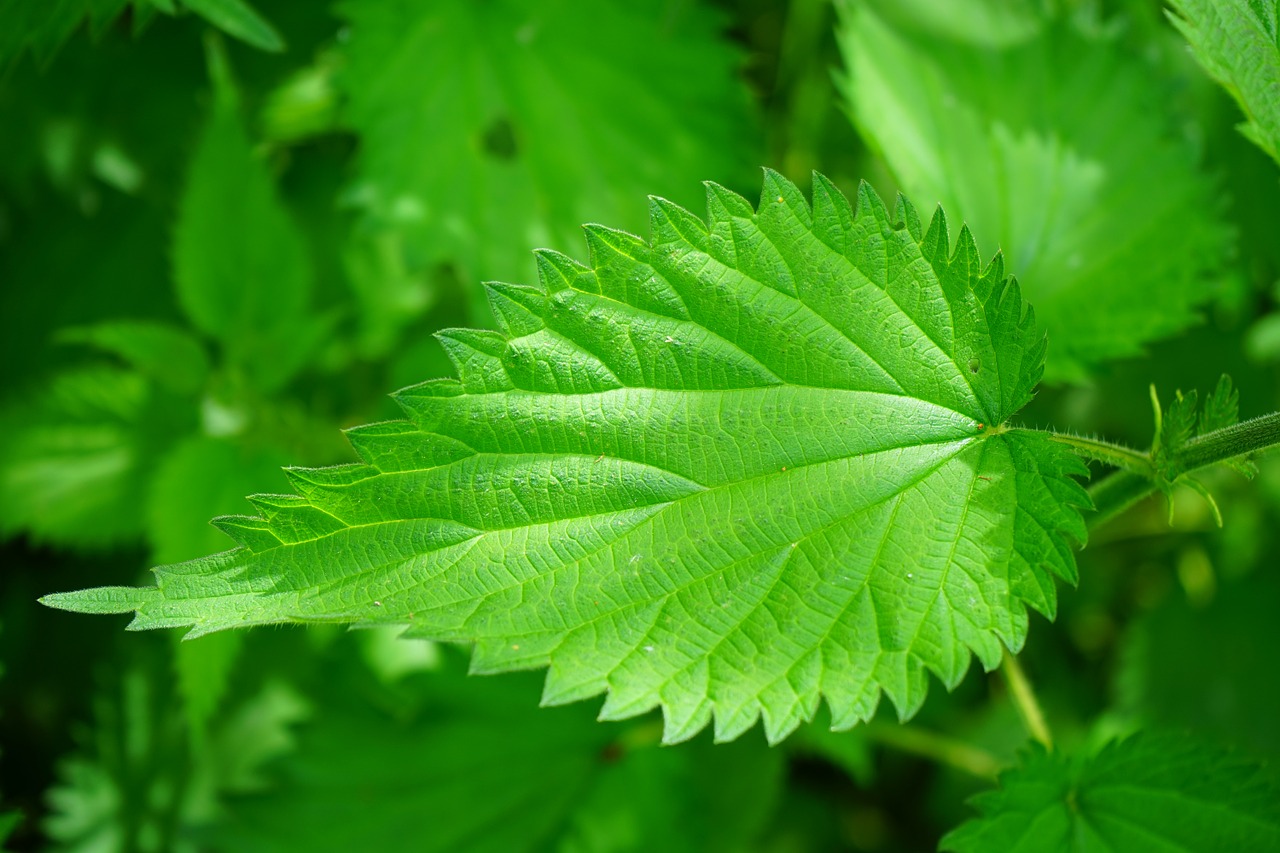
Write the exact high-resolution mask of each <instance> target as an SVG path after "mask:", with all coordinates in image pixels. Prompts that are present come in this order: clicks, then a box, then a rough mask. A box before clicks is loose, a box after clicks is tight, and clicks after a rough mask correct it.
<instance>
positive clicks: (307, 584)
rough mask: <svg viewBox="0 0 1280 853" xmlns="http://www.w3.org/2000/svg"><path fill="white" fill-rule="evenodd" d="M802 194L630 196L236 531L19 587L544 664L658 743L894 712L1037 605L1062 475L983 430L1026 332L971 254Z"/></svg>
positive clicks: (1055, 547) (1064, 545)
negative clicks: (136, 565)
mask: <svg viewBox="0 0 1280 853" xmlns="http://www.w3.org/2000/svg"><path fill="white" fill-rule="evenodd" d="M815 182H816V183H815V196H814V202H813V207H812V209H811V208H810V205H809V204H808V203H807V202H806V201H805V199H804V197H803V196H802V195H801V194H800V192H799V190H798V189H796V187H795V186H793V185H792V184H790V183H788V182H787V181H785V180H783V179H782V178H781V177H780V176H779V175H777V174H776V173H773V172H769V173H767V174H766V177H765V185H764V192H763V196H762V201H761V204H760V208H759V211H758V212H757V211H755V210H753V209H752V207H751V205H750V203H749V202H747V201H746V200H745V199H743V198H741V197H740V196H737V195H734V194H733V193H730V192H729V191H727V190H725V189H724V188H722V187H720V186H717V185H714V184H710V185H708V189H707V201H708V209H709V214H710V219H709V222H708V223H705V224H704V223H703V222H702V221H701V220H699V219H698V218H696V217H695V216H693V215H692V214H690V213H689V212H687V211H685V210H683V209H681V208H679V207H676V206H675V205H673V204H671V203H670V202H667V201H663V200H654V201H653V203H652V223H651V226H652V229H653V242H652V244H648V243H646V242H644V241H643V240H641V239H640V238H638V237H634V236H631V235H629V234H626V233H624V232H621V231H613V230H609V229H606V228H602V227H598V226H593V227H589V228H587V229H586V231H587V239H588V244H589V246H590V248H591V255H592V262H593V266H594V269H592V268H588V267H585V266H581V265H579V264H577V263H575V262H574V261H572V260H570V259H569V258H567V257H565V256H563V255H560V254H557V253H554V252H550V251H544V252H541V253H539V256H538V257H539V266H540V271H541V277H542V282H541V286H540V287H522V286H516V285H493V286H492V297H491V298H492V301H493V307H494V313H495V315H496V316H497V317H498V318H499V320H500V322H501V323H502V326H503V328H504V332H503V333H501V334H500V333H497V332H478V331H470V330H453V331H448V332H444V333H442V334H441V342H442V343H443V344H444V346H445V348H446V350H448V351H449V353H450V355H451V356H452V358H453V359H454V361H455V363H456V366H457V368H458V372H459V379H456V380H454V379H445V380H436V381H432V382H427V383H424V384H422V385H419V386H415V387H411V388H407V389H405V390H403V391H401V392H399V394H398V395H397V400H398V402H399V403H400V404H401V406H402V407H403V409H404V410H405V412H406V413H407V414H408V416H409V420H407V421H397V422H389V423H382V424H374V425H371V426H367V427H361V428H358V429H354V430H351V431H349V432H348V436H349V438H350V439H351V441H352V444H353V445H354V446H355V447H356V449H357V451H358V452H359V453H360V455H361V457H362V458H363V460H364V461H363V463H362V464H358V465H348V466H340V467H336V468H328V469H293V470H291V471H290V478H291V480H292V481H293V484H294V487H295V488H296V489H297V490H298V492H299V494H298V495H293V496H269V495H260V496H256V497H254V498H252V500H253V502H254V503H255V504H256V505H257V506H258V508H259V510H260V512H261V513H262V515H261V516H260V517H256V518H246V517H240V518H224V519H220V520H219V524H220V526H221V527H222V528H223V529H224V530H226V531H227V532H228V533H229V534H231V535H232V536H233V537H234V538H236V539H237V541H238V542H240V544H241V545H242V546H243V547H242V548H241V549H240V550H238V551H235V552H231V553H227V554H222V555H218V556H215V557H210V558H206V559H202V560H196V561H193V562H190V563H184V564H179V565H174V566H168V567H165V568H162V569H159V570H157V578H158V583H159V586H158V587H157V588H151V589H127V588H108V589H100V590H87V591H84V592H80V593H67V594H58V595H53V596H49V597H46V598H45V599H43V600H44V601H45V602H46V603H48V604H51V605H53V606H57V607H64V608H69V609H75V610H81V611H87V612H100V613H102V612H125V611H130V610H136V611H137V616H136V618H135V620H134V623H133V626H132V627H134V628H135V629H141V628H153V627H173V626H191V627H192V628H193V629H194V630H193V633H194V634H202V633H208V632H210V631H215V630H218V629H222V628H229V627H234V626H243V625H256V624H266V623H272V622H281V621H323V622H354V623H361V624H373V623H391V624H405V625H408V626H409V633H410V634H411V635H415V636H421V637H427V638H432V639H442V640H456V641H468V642H475V643H476V646H475V653H474V660H473V664H472V665H473V668H474V669H475V670H476V671H479V672H492V671H497V670H509V669H518V668H532V667H542V666H548V665H549V666H550V667H551V670H550V674H549V677H548V680H547V684H546V690H545V694H544V700H545V701H546V702H548V703H562V702H569V701H573V700H577V699H584V698H587V697H590V696H594V695H597V694H599V693H601V692H604V691H606V690H607V691H608V693H609V697H608V700H607V702H606V704H605V708H604V710H603V712H602V716H603V717H604V718H606V719H619V718H625V717H631V716H635V715H638V714H641V713H644V712H646V711H648V710H650V709H652V708H654V707H656V706H662V707H663V708H664V710H665V712H666V731H665V735H664V737H665V739H666V740H667V741H679V740H684V739H687V738H689V737H692V736H693V735H694V734H696V733H697V732H698V731H699V730H701V729H702V728H703V727H705V726H706V725H707V724H708V723H710V722H711V720H712V718H713V717H714V719H715V723H716V734H717V736H718V737H719V738H720V739H732V738H734V737H736V736H738V735H739V734H741V733H742V732H743V731H745V730H746V729H748V728H749V727H750V726H752V725H753V724H754V723H755V722H756V721H757V720H758V719H760V718H761V717H763V720H764V724H765V731H766V733H767V734H768V736H769V738H770V739H771V740H775V741H776V740H778V739H780V738H782V737H784V736H785V735H786V734H788V733H789V732H791V731H792V730H793V729H794V728H795V727H796V726H798V725H799V724H800V723H801V722H802V721H804V720H807V719H811V718H812V717H813V715H814V713H815V712H816V710H817V708H818V704H819V702H820V700H821V698H822V697H824V696H825V697H826V699H827V701H828V702H829V704H830V705H831V708H832V722H833V724H834V725H835V726H836V727H839V728H848V727H850V726H852V725H854V724H855V723H856V722H858V721H859V720H865V719H869V718H870V717H871V716H872V714H874V713H875V710H876V707H877V704H878V702H879V698H880V694H881V692H882V691H883V692H884V693H886V694H887V695H888V696H889V698H890V699H891V700H892V701H893V703H894V704H895V705H896V706H897V708H898V711H899V713H900V714H901V715H903V716H908V715H910V714H912V713H913V712H914V711H915V710H916V709H917V708H919V706H920V703H921V702H923V700H924V697H925V692H926V689H927V673H928V672H933V673H934V674H935V675H937V676H938V677H939V678H940V679H941V680H942V681H943V682H944V683H945V684H946V685H948V686H954V685H955V684H957V683H958V682H959V681H960V679H961V678H962V677H963V675H964V673H965V671H966V670H967V668H968V665H969V659H970V654H971V652H972V653H976V654H977V655H978V657H979V659H980V660H981V661H982V663H983V665H984V666H985V667H987V668H988V669H990V668H992V667H994V666H996V665H997V664H998V663H999V661H1000V659H1001V656H1002V646H1003V647H1008V648H1010V649H1018V648H1020V647H1021V645H1022V643H1023V640H1024V638H1025V635H1026V631H1027V613H1026V605H1028V604H1029V605H1031V606H1032V607H1034V608H1036V609H1037V610H1039V611H1041V612H1043V613H1046V614H1050V615H1051V614H1052V613H1053V612H1054V609H1055V604H1056V594H1055V589H1054V578H1055V576H1056V577H1060V578H1064V579H1067V580H1070V581H1074V580H1075V562H1074V558H1073V555H1072V552H1071V546H1072V544H1074V543H1076V542H1079V541H1083V539H1084V536H1085V530H1084V524H1083V521H1082V520H1081V517H1080V514H1079V511H1078V510H1079V508H1080V507H1081V506H1085V505H1087V504H1088V497H1087V496H1086V494H1085V493H1084V491H1083V489H1082V488H1081V487H1080V486H1079V484H1078V483H1076V482H1075V481H1074V480H1073V479H1071V477H1072V475H1079V474H1082V473H1083V471H1084V468H1083V466H1082V465H1081V464H1080V463H1079V461H1078V460H1077V459H1076V458H1075V457H1074V456H1073V455H1071V454H1070V453H1069V452H1068V451H1067V450H1066V449H1065V448H1063V447H1062V446H1061V445H1057V444H1054V443H1051V442H1050V441H1049V440H1048V439H1046V438H1045V437H1044V436H1043V435H1040V434H1036V433H1031V432H1025V431H1021V430H1016V429H1010V428H1008V427H1007V426H1006V425H1005V423H1006V421H1007V419H1008V418H1009V417H1010V416H1011V415H1012V414H1013V413H1015V412H1016V411H1017V410H1018V409H1019V408H1020V407H1021V406H1022V405H1023V404H1024V403H1025V402H1026V401H1027V400H1028V399H1029V398H1030V396H1031V394H1032V389H1033V387H1034V385H1035V383H1036V381H1037V379H1038V378H1039V375H1040V371H1041V364H1042V358H1043V354H1044V346H1045V345H1044V340H1043V338H1042V337H1040V336H1039V334H1038V333H1037V332H1036V330H1035V324H1034V319H1033V317H1032V316H1031V314H1030V312H1029V311H1027V312H1024V308H1023V304H1022V302H1021V300H1020V298H1019V295H1018V289H1017V286H1016V285H1015V284H1013V283H1011V282H1010V281H1009V280H1008V279H1006V278H1005V276H1004V272H1003V266H1002V264H1001V263H1000V260H999V259H998V258H997V259H996V260H995V261H993V262H992V263H991V264H989V265H988V266H986V267H985V268H984V267H982V266H981V265H980V264H979V259H978V252H977V249H976V247H975V246H974V244H973V241H972V238H971V237H970V236H969V235H968V232H967V231H965V232H962V233H961V235H960V238H959V240H958V243H957V247H956V250H955V253H954V255H952V254H950V244H949V238H948V236H947V228H946V221H945V218H944V217H943V216H942V214H941V211H939V212H938V213H937V215H935V217H934V219H933V221H932V223H931V224H930V226H929V228H928V230H927V231H926V230H925V229H924V228H923V226H922V224H921V222H920V220H919V218H918V217H917V215H916V212H915V210H914V208H912V207H911V206H910V204H909V203H907V202H906V201H905V200H903V201H901V202H900V207H899V212H898V215H897V216H896V217H894V218H891V217H890V215H889V213H888V211H887V210H886V209H885V207H884V205H883V203H882V202H881V201H880V199H879V198H878V197H877V196H876V195H875V194H874V192H872V191H871V189H870V188H869V187H866V186H865V185H864V186H863V188H862V189H861V191H860V193H859V197H858V207H857V210H856V212H855V210H854V209H853V208H852V206H851V205H850V204H849V202H848V201H847V200H846V199H845V198H844V196H843V195H841V194H840V193H839V191H838V190H836V189H835V188H834V187H833V186H832V185H831V184H830V183H829V182H827V181H826V180H825V179H824V178H822V177H821V176H817V177H815Z"/></svg>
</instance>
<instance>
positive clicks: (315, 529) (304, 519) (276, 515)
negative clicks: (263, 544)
mask: <svg viewBox="0 0 1280 853" xmlns="http://www.w3.org/2000/svg"><path fill="white" fill-rule="evenodd" d="M248 500H249V503H251V504H253V505H254V506H255V507H257V508H258V512H260V513H261V514H262V517H263V518H265V519H266V520H267V523H268V524H269V525H270V526H271V532H272V533H273V534H274V535H275V536H276V538H277V539H279V540H280V541H281V542H284V543H286V544H293V543H297V542H307V541H310V540H312V539H320V538H323V537H325V536H328V535H329V534H330V533H333V532H335V531H337V530H342V529H343V528H345V527H346V525H345V524H343V523H342V521H340V520H339V519H337V518H334V517H333V516H332V515H330V514H329V513H327V512H325V511H324V510H321V509H319V508H317V507H315V506H313V505H312V504H311V503H310V502H308V501H307V500H306V499H305V498H301V497H299V496H298V495H250V496H249V498H248Z"/></svg>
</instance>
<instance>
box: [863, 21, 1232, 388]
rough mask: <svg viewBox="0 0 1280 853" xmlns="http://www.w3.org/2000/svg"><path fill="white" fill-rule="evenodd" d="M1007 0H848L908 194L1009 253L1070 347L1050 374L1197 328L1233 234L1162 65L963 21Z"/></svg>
mask: <svg viewBox="0 0 1280 853" xmlns="http://www.w3.org/2000/svg"><path fill="white" fill-rule="evenodd" d="M991 5H992V4H989V3H988V2H986V0H964V2H957V3H955V4H951V5H949V6H948V9H949V11H950V12H951V14H949V15H946V14H944V15H941V16H929V17H923V18H919V17H917V18H911V17H910V16H909V15H908V14H907V13H906V12H904V11H903V10H900V9H896V8H894V7H892V6H891V5H890V4H888V3H883V2H869V0H861V1H860V0H844V2H843V3H842V4H841V15H842V21H843V26H842V30H841V34H840V43H841V48H842V51H843V53H844V57H845V62H846V65H847V68H848V76H847V78H846V79H845V81H844V88H845V93H846V95H847V97H848V99H849V103H850V105H851V107H852V114H853V118H854V122H855V124H857V126H858V128H859V130H860V132H861V133H862V135H863V136H864V137H865V138H866V139H867V140H868V142H870V143H871V144H872V145H873V146H874V147H875V148H877V149H878V152H879V153H880V154H881V156H882V157H883V158H884V160H885V161H886V162H887V164H888V165H889V168H890V169H891V171H892V172H893V174H894V176H895V177H896V178H897V179H898V181H899V182H900V184H901V186H902V188H903V190H904V192H906V193H907V194H908V195H909V196H911V197H912V198H914V199H916V200H917V201H918V202H922V203H923V202H928V203H933V202H935V201H936V202H938V203H941V204H942V206H943V207H944V208H945V209H946V210H948V211H950V212H951V214H952V215H953V216H961V217H963V218H964V221H965V222H966V223H967V224H968V225H969V227H970V228H972V230H973V233H974V235H975V237H976V238H977V240H978V241H979V242H981V243H983V244H984V245H998V246H999V247H1000V248H1001V250H1002V251H1003V252H1004V253H1005V254H1006V256H1007V258H1008V262H1009V264H1010V266H1011V267H1012V268H1014V269H1017V270H1018V273H1019V275H1020V276H1021V277H1022V280H1023V281H1025V282H1027V288H1028V289H1027V297H1028V299H1029V300H1030V301H1032V302H1034V304H1035V305H1036V309H1037V312H1038V316H1039V317H1040V319H1041V320H1042V321H1043V323H1044V327H1045V328H1046V329H1047V330H1048V333H1049V336H1050V338H1051V339H1052V340H1053V343H1054V350H1053V355H1052V357H1051V358H1050V361H1049V364H1048V365H1047V369H1048V375H1049V376H1050V378H1053V379H1079V378H1083V377H1084V376H1085V375H1086V374H1087V368H1088V366H1089V365H1090V364H1092V363H1096V362H1098V361H1101V360H1104V359H1110V358H1116V357H1119V356H1126V355H1134V354H1136V353H1138V352H1139V351H1140V347H1141V345H1142V344H1143V343H1144V342H1146V341H1151V340H1154V339H1156V338H1159V337H1162V336H1165V335H1169V334H1171V333H1173V332H1176V331H1179V330H1181V329H1183V328H1185V327H1186V326H1188V325H1190V324H1191V323H1193V322H1194V321H1195V319H1196V315H1195V311H1194V308H1195V305H1196V304H1197V303H1199V302H1202V301H1204V300H1205V299H1206V298H1207V297H1208V296H1210V295H1211V294H1212V292H1213V289H1214V285H1215V279H1214V276H1215V275H1216V274H1217V273H1216V272H1215V271H1216V270H1218V269H1220V268H1221V266H1222V264H1223V262H1224V261H1225V250H1226V247H1227V245H1228V243H1229V236H1230V235H1229V232H1228V231H1227V230H1226V229H1225V228H1224V227H1223V226H1222V225H1221V224H1220V222H1219V221H1218V217H1217V215H1216V212H1217V210H1216V209H1217V202H1216V201H1215V200H1214V199H1215V192H1214V191H1215V187H1214V185H1213V182H1212V181H1210V180H1208V179H1207V178H1206V177H1205V176H1204V175H1203V174H1202V173H1201V172H1200V171H1199V170H1198V169H1197V168H1196V163H1195V156H1194V153H1193V150H1192V146H1191V144H1190V142H1189V141H1187V140H1183V139H1179V138H1178V137H1177V136H1176V135H1175V134H1174V133H1173V132H1172V130H1173V129H1172V128H1171V127H1170V126H1169V125H1170V121H1169V119H1168V117H1167V116H1166V115H1165V114H1164V113H1163V112H1161V110H1160V109H1159V105H1160V104H1162V103H1165V102H1167V101H1168V99H1169V96H1168V95H1166V94H1165V93H1164V92H1163V90H1162V86H1163V85H1164V84H1163V83H1162V81H1160V80H1159V79H1158V78H1157V77H1156V76H1155V75H1154V74H1153V73H1152V71H1151V70H1150V69H1149V68H1148V67H1147V64H1148V63H1147V62H1146V61H1145V60H1143V59H1141V58H1139V57H1136V56H1131V55H1129V54H1127V53H1126V52H1125V50H1124V48H1123V47H1122V45H1121V43H1120V42H1119V41H1118V39H1115V38H1107V37H1104V36H1102V35H1100V34H1097V33H1089V34H1085V33H1082V32H1080V31H1079V30H1078V29H1077V28H1076V27H1075V26H1074V25H1073V24H1072V23H1070V22H1069V21H1065V20H1045V19H1043V18H1042V19H1041V20H1040V21H1039V24H1038V26H1032V25H1031V24H1032V23H1033V21H1032V20H1031V18H1034V17H1035V16H1034V15H1030V16H1029V13H1027V14H1024V15H1023V16H1021V17H1019V18H1017V20H1018V21H1019V22H1020V26H1019V27H1016V28H1012V29H1009V28H1006V29H1001V30H993V31H991V32H988V33H975V32H972V31H971V28H968V27H961V26H959V24H958V23H957V21H958V20H959V19H965V20H969V21H970V23H971V20H970V19H973V18H974V15H975V14H977V13H980V12H990V6H991ZM1001 8H1003V7H1001ZM1025 12H1026V9H1024V13H1025ZM971 13H973V14H971ZM1028 16H1029V17H1028ZM935 18H938V19H937V20H935ZM978 19H979V20H980V19H981V18H978ZM1139 203H1140V204H1141V208H1142V212H1141V214H1140V215H1139V214H1137V213H1136V212H1135V205H1137V204H1139ZM1153 294H1154V296H1153Z"/></svg>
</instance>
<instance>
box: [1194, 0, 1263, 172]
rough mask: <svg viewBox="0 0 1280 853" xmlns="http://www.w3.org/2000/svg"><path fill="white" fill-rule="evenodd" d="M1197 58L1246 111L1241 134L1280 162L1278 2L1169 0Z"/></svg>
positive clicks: (1258, 0) (1260, 0) (1254, 0)
mask: <svg viewBox="0 0 1280 853" xmlns="http://www.w3.org/2000/svg"><path fill="white" fill-rule="evenodd" d="M1169 5H1171V6H1172V7H1173V8H1174V11H1175V12H1176V14H1174V13H1170V14H1169V18H1170V20H1172V21H1173V23H1174V25H1175V26H1177V28H1178V29H1179V30H1181V31H1182V34H1183V35H1184V36H1186V37H1187V41H1188V42H1190V43H1191V50H1192V52H1193V53H1194V54H1195V57H1196V59H1198V60H1199V61H1200V64H1201V65H1203V66H1204V69H1205V71H1208V72H1209V76H1211V77H1213V79H1215V80H1217V81H1218V82H1219V83H1221V84H1222V86H1223V88H1224V89H1226V90H1227V92H1229V93H1230V94H1231V97H1233V98H1235V100H1236V103H1238V104H1239V105H1240V109H1241V110H1243V111H1244V114H1245V117H1246V119H1247V121H1246V122H1245V123H1244V124H1242V125H1241V126H1240V132H1241V133H1243V134H1244V135H1245V136H1246V137H1248V138H1249V139H1250V140H1251V141H1252V142H1253V143H1254V144H1255V145H1257V146H1258V147H1259V148H1261V149H1262V150H1263V151H1265V152H1267V154H1269V155H1271V159H1273V160H1275V161H1276V162H1277V163H1280V5H1277V4H1276V2H1275V0H1169Z"/></svg>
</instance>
